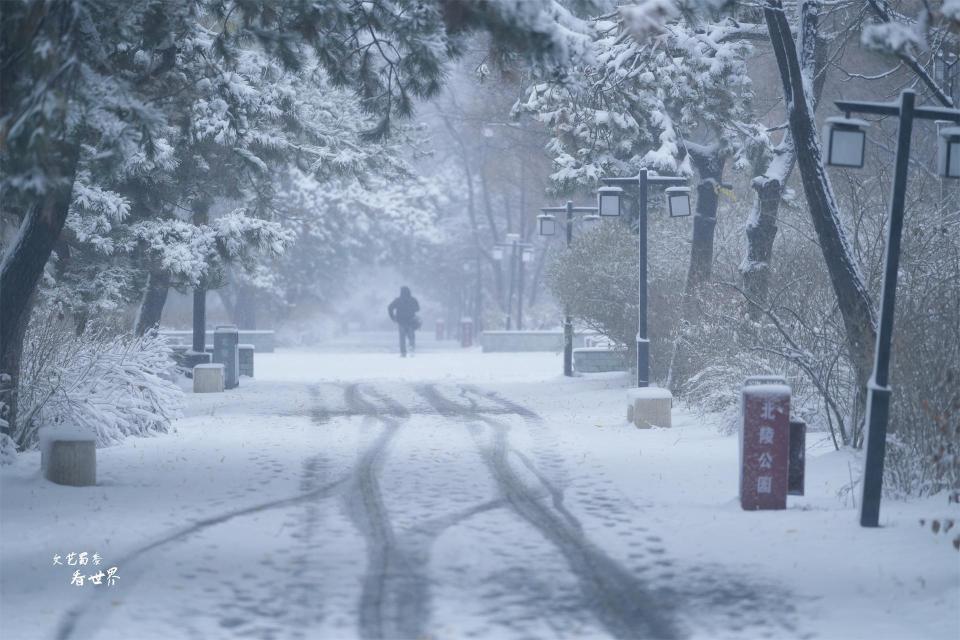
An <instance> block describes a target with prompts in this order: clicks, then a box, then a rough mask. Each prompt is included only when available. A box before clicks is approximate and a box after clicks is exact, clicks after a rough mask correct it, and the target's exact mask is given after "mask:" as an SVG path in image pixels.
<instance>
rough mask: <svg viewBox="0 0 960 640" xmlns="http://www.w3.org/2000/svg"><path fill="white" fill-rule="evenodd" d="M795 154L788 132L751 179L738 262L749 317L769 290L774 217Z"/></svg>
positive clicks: (754, 317)
mask: <svg viewBox="0 0 960 640" xmlns="http://www.w3.org/2000/svg"><path fill="white" fill-rule="evenodd" d="M795 161H796V156H795V154H794V151H793V138H792V137H791V136H790V134H789V133H788V134H787V137H786V138H785V139H784V140H783V142H781V143H780V145H778V148H777V151H776V154H775V156H774V161H773V162H772V163H771V167H770V168H768V170H767V171H766V172H765V173H764V175H761V176H757V177H756V178H754V179H753V184H752V186H753V190H754V192H755V193H756V198H755V200H754V203H753V209H752V211H751V212H750V218H749V219H748V220H747V225H746V234H747V254H746V256H745V257H744V259H743V262H742V263H741V264H740V275H741V277H742V278H743V290H744V291H745V292H746V293H747V295H748V296H749V298H750V299H749V301H748V304H747V313H748V314H749V316H750V319H751V320H754V321H756V320H759V319H760V315H761V312H760V308H761V307H760V306H759V305H762V304H763V303H765V302H766V301H767V294H768V292H769V290H770V263H771V261H772V259H773V243H774V241H775V240H776V239H777V219H778V218H779V215H780V201H781V199H782V198H783V190H784V188H785V187H786V181H787V178H788V177H789V175H790V173H791V172H792V171H793V165H794V163H795Z"/></svg>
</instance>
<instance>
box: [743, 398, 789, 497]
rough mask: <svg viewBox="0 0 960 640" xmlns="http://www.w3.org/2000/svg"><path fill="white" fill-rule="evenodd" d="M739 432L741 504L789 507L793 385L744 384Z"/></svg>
mask: <svg viewBox="0 0 960 640" xmlns="http://www.w3.org/2000/svg"><path fill="white" fill-rule="evenodd" d="M740 435H741V438H740V506H741V507H743V508H744V509H746V510H749V511H753V510H756V509H786V508H787V474H788V470H789V466H790V388H789V387H787V386H784V385H774V384H765V385H756V386H747V387H744V389H743V426H742V430H741V434H740Z"/></svg>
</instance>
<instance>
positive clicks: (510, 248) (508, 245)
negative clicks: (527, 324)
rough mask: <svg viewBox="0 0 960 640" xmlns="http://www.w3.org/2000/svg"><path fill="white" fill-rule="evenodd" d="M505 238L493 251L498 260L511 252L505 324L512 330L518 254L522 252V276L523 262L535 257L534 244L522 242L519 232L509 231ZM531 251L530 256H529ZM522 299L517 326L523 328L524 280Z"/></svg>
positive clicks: (508, 329) (521, 274)
mask: <svg viewBox="0 0 960 640" xmlns="http://www.w3.org/2000/svg"><path fill="white" fill-rule="evenodd" d="M503 239H504V240H505V242H503V243H501V244H496V245H494V246H493V250H492V251H491V253H492V255H493V259H494V260H496V261H498V262H499V261H501V260H503V258H504V257H505V255H506V253H507V252H509V253H510V289H509V293H508V294H507V317H506V318H505V321H504V325H505V327H506V329H507V331H510V330H511V329H512V328H513V326H512V325H513V287H514V282H515V276H516V273H517V267H516V259H517V254H518V253H519V254H520V256H519V257H520V277H521V278H522V277H523V263H524V262H529V261H530V260H532V259H533V245H532V244H530V243H529V242H520V234H519V233H508V234H506V235H505V236H504V237H503ZM528 252H529V257H528ZM520 286H521V290H520V300H519V301H518V303H517V307H518V313H517V328H518V329H522V328H523V289H522V287H523V282H522V281H521V283H520Z"/></svg>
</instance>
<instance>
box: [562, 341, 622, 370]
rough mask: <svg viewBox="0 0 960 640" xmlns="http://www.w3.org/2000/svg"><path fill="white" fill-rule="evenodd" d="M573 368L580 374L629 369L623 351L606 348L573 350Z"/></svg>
mask: <svg viewBox="0 0 960 640" xmlns="http://www.w3.org/2000/svg"><path fill="white" fill-rule="evenodd" d="M573 368H574V370H576V371H578V372H580V373H600V372H604V371H625V370H626V368H627V367H626V363H625V362H624V354H623V352H622V351H614V350H612V349H607V348H606V347H581V348H579V349H574V350H573Z"/></svg>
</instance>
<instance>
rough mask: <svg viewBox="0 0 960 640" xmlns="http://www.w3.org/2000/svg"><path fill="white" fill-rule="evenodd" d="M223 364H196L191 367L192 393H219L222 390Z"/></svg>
mask: <svg viewBox="0 0 960 640" xmlns="http://www.w3.org/2000/svg"><path fill="white" fill-rule="evenodd" d="M223 369H224V367H223V365H222V364H219V363H216V364H198V365H197V366H195V367H194V368H193V392H194V393H219V392H221V391H223Z"/></svg>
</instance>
